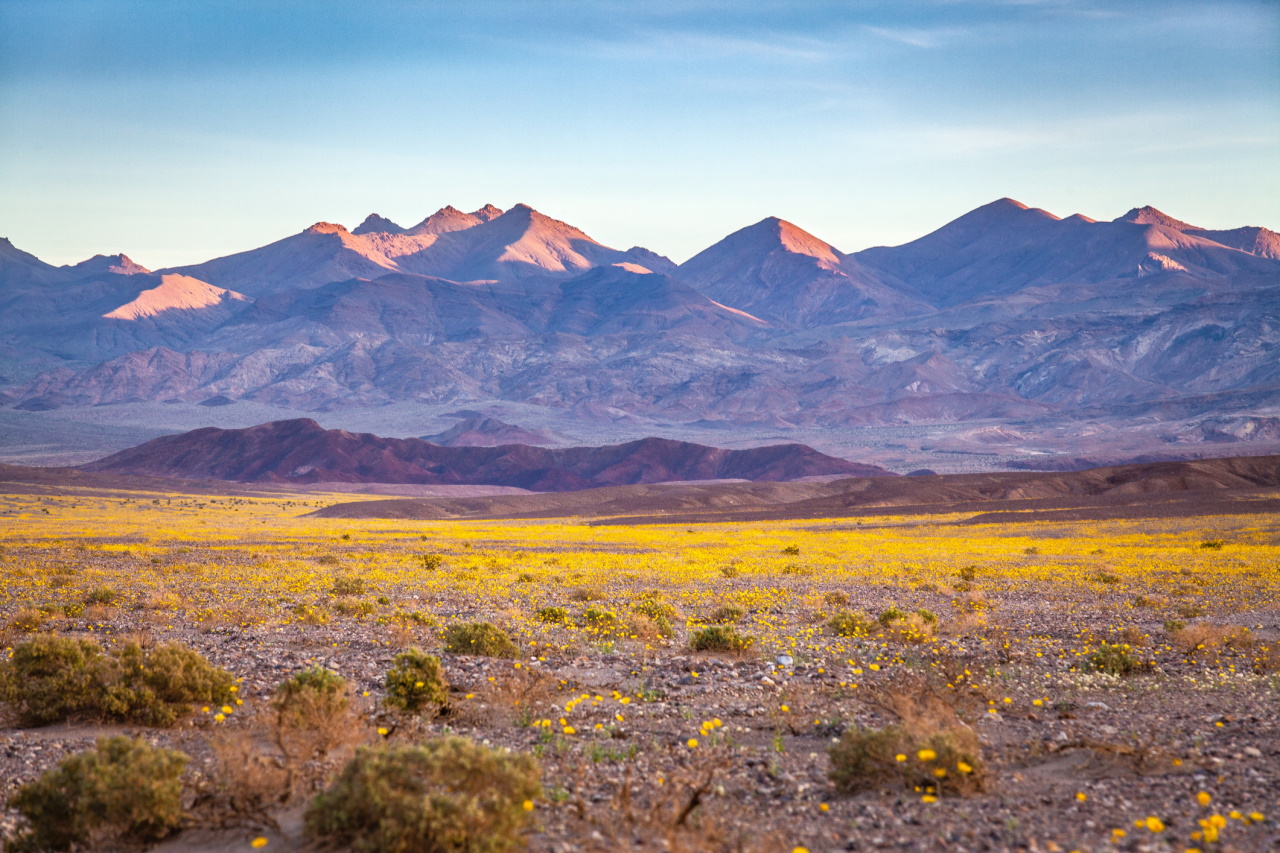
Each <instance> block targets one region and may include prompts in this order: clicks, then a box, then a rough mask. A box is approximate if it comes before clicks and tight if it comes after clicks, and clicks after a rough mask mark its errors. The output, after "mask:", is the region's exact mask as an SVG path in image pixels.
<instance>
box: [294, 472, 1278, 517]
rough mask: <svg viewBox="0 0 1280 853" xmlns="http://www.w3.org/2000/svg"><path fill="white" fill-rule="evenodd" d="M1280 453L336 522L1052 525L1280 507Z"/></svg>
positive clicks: (440, 510)
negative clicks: (876, 519) (880, 519)
mask: <svg viewBox="0 0 1280 853" xmlns="http://www.w3.org/2000/svg"><path fill="white" fill-rule="evenodd" d="M1277 488H1280V456H1246V457H1236V458H1228V459H1206V460H1199V461H1195V462H1158V463H1151V464H1145V465H1123V466H1117V467H1113V468H1095V469H1093V470H1091V471H1072V472H1053V473H991V474H952V475H935V476H918V477H885V478H875V479H872V478H865V477H859V478H851V479H847V480H835V481H831V482H825V483H814V482H810V483H708V484H670V485H645V486H619V487H616V488H609V489H597V490H593V491H590V492H580V493H575V494H560V495H499V496H494V497H480V498H451V499H450V498H432V499H401V500H380V501H364V502H359V503H342V504H336V505H334V506H331V507H327V508H325V509H322V510H318V511H317V512H316V513H314V514H315V515H319V516H323V517H327V518H404V519H437V518H441V519H443V518H458V519H463V518H473V519H481V518H556V517H567V516H577V517H583V518H597V519H608V520H609V521H610V522H612V523H681V524H683V523H689V522H700V521H708V522H714V521H758V520H771V519H788V518H796V519H801V518H841V517H850V516H866V515H914V514H931V513H966V512H980V513H983V514H984V515H983V516H979V517H978V519H979V520H996V519H997V517H998V520H1000V521H1050V520H1057V519H1064V520H1065V519H1081V518H1126V517H1133V518H1141V517H1159V516H1184V515H1213V514H1231V513H1239V512H1258V511H1265V512H1277V511H1280V492H1278V491H1277Z"/></svg>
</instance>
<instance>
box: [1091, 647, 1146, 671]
mask: <svg viewBox="0 0 1280 853" xmlns="http://www.w3.org/2000/svg"><path fill="white" fill-rule="evenodd" d="M1085 666H1086V668H1087V669H1090V670H1092V671H1094V672H1105V673H1106V674H1107V675H1119V676H1125V675H1135V674H1137V673H1139V672H1149V671H1151V669H1153V667H1154V665H1153V664H1152V663H1151V662H1150V661H1144V660H1143V659H1142V658H1140V657H1138V656H1137V655H1135V654H1134V653H1133V646H1131V645H1129V644H1128V643H1102V644H1101V645H1099V646H1098V648H1097V649H1096V650H1094V651H1093V652H1091V653H1090V654H1088V655H1086V656H1085Z"/></svg>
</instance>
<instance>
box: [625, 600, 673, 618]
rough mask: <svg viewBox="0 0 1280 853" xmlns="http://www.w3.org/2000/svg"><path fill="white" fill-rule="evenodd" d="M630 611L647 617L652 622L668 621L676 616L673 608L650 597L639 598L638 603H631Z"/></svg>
mask: <svg viewBox="0 0 1280 853" xmlns="http://www.w3.org/2000/svg"><path fill="white" fill-rule="evenodd" d="M631 610H632V611H633V612H635V613H639V614H640V615H641V616H648V617H649V618H650V619H652V620H653V621H655V622H657V621H658V620H659V619H665V620H667V621H670V620H672V619H675V618H676V616H677V615H678V614H677V612H676V609H675V607H673V606H672V605H670V604H667V603H666V602H664V601H659V600H658V599H657V598H654V597H653V596H652V595H649V596H646V597H644V598H641V599H640V600H639V601H635V602H632V604H631Z"/></svg>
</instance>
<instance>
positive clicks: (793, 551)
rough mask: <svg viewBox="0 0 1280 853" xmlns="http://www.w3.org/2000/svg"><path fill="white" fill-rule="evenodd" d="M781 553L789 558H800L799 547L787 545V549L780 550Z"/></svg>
mask: <svg viewBox="0 0 1280 853" xmlns="http://www.w3.org/2000/svg"><path fill="white" fill-rule="evenodd" d="M782 553H784V554H786V555H787V556H790V557H798V556H800V546H799V545H788V546H787V547H785V548H783V549H782Z"/></svg>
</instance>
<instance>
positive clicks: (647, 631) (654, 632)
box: [623, 613, 676, 642]
mask: <svg viewBox="0 0 1280 853" xmlns="http://www.w3.org/2000/svg"><path fill="white" fill-rule="evenodd" d="M623 627H624V630H625V633H626V634H627V635H629V636H630V637H632V638H633V639H637V640H644V641H645V642H652V641H653V640H656V639H658V638H660V637H661V638H663V639H668V640H669V639H671V638H672V637H674V636H675V635H676V629H675V627H674V626H672V624H671V621H670V620H669V619H667V618H666V617H665V616H659V617H658V618H656V619H654V618H652V617H650V616H646V615H644V614H642V613H637V614H635V615H634V616H632V617H631V618H630V619H628V620H627V622H626V625H624V626H623Z"/></svg>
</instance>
